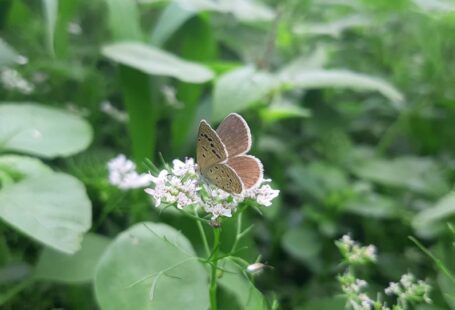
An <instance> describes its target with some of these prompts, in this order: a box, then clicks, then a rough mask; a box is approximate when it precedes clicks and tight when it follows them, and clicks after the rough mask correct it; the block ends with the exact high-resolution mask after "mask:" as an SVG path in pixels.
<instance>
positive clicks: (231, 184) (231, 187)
mask: <svg viewBox="0 0 455 310" xmlns="http://www.w3.org/2000/svg"><path fill="white" fill-rule="evenodd" d="M202 174H203V175H204V176H205V177H206V178H207V179H208V180H209V181H210V182H212V183H213V184H214V185H215V186H217V187H219V188H221V189H222V190H224V191H226V192H228V193H234V194H240V193H242V192H243V184H242V181H241V180H240V177H239V176H238V175H237V173H236V172H235V171H234V169H232V168H231V167H229V166H228V165H226V164H215V165H212V166H210V167H207V168H205V169H204V170H202Z"/></svg>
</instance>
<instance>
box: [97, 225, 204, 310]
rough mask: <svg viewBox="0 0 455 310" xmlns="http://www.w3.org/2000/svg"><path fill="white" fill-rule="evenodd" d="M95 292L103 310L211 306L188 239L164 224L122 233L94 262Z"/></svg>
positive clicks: (173, 309) (175, 309)
mask: <svg viewBox="0 0 455 310" xmlns="http://www.w3.org/2000/svg"><path fill="white" fill-rule="evenodd" d="M95 294H96V298H97V300H98V303H99V305H100V307H101V309H106V310H107V309H109V310H116V309H119V310H124V309H135V310H145V309H147V310H148V309H167V310H180V309H186V310H201V309H208V308H209V296H208V283H207V273H206V271H205V269H204V268H203V266H202V265H201V264H200V263H199V261H198V259H197V257H195V253H194V250H193V248H192V247H191V244H190V243H189V241H188V240H187V239H186V238H185V237H184V236H183V235H182V234H181V233H180V232H178V231H176V230H175V229H174V228H172V227H170V226H167V225H165V224H155V223H140V224H136V225H135V226H133V227H131V228H130V229H128V230H127V231H125V232H123V233H121V234H120V235H119V236H118V237H117V238H116V239H115V240H114V241H113V242H112V243H111V245H110V246H109V247H108V248H107V250H106V251H105V253H104V255H103V256H102V258H101V260H100V262H99V264H98V267H97V270H96V275H95Z"/></svg>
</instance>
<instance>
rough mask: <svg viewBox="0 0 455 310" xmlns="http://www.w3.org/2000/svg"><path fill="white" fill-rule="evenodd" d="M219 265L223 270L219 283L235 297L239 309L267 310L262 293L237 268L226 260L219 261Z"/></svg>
mask: <svg viewBox="0 0 455 310" xmlns="http://www.w3.org/2000/svg"><path fill="white" fill-rule="evenodd" d="M219 265H220V267H222V268H223V270H225V272H224V273H223V276H222V277H221V278H220V279H219V283H220V284H221V286H222V287H223V288H224V289H225V290H227V291H229V292H231V293H232V294H233V296H235V298H236V299H237V301H238V304H239V305H241V306H242V308H241V309H245V310H249V309H254V310H262V309H264V310H265V309H267V306H266V301H265V299H264V297H263V295H262V293H261V292H260V291H259V290H258V289H257V288H256V287H255V286H254V285H253V283H252V282H251V281H249V280H248V278H247V277H246V275H245V274H244V271H243V270H242V269H241V268H240V267H239V266H237V265H236V264H234V263H233V262H232V261H230V260H227V259H225V260H223V261H220V263H219ZM228 308H229V307H228Z"/></svg>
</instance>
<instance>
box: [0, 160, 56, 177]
mask: <svg viewBox="0 0 455 310" xmlns="http://www.w3.org/2000/svg"><path fill="white" fill-rule="evenodd" d="M1 170H3V171H6V172H7V173H8V172H12V173H15V174H20V175H22V176H23V177H37V176H39V175H41V174H44V173H52V169H51V168H49V167H48V166H46V165H45V164H43V162H42V161H40V160H39V159H36V158H32V157H27V156H20V155H3V156H0V171H1Z"/></svg>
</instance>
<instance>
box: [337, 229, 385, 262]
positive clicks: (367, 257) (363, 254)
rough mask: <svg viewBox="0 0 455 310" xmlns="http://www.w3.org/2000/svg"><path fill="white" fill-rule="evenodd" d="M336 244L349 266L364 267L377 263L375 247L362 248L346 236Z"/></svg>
mask: <svg viewBox="0 0 455 310" xmlns="http://www.w3.org/2000/svg"><path fill="white" fill-rule="evenodd" d="M335 244H336V245H337V247H338V249H339V250H340V252H341V255H343V257H344V258H345V260H346V261H347V262H348V263H349V264H352V265H362V264H366V263H369V262H375V261H376V259H377V256H376V247H375V246H374V245H368V246H361V245H360V244H359V243H357V242H355V241H353V240H352V239H351V237H350V236H349V235H344V236H343V237H342V238H341V239H340V240H338V241H336V242H335Z"/></svg>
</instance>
